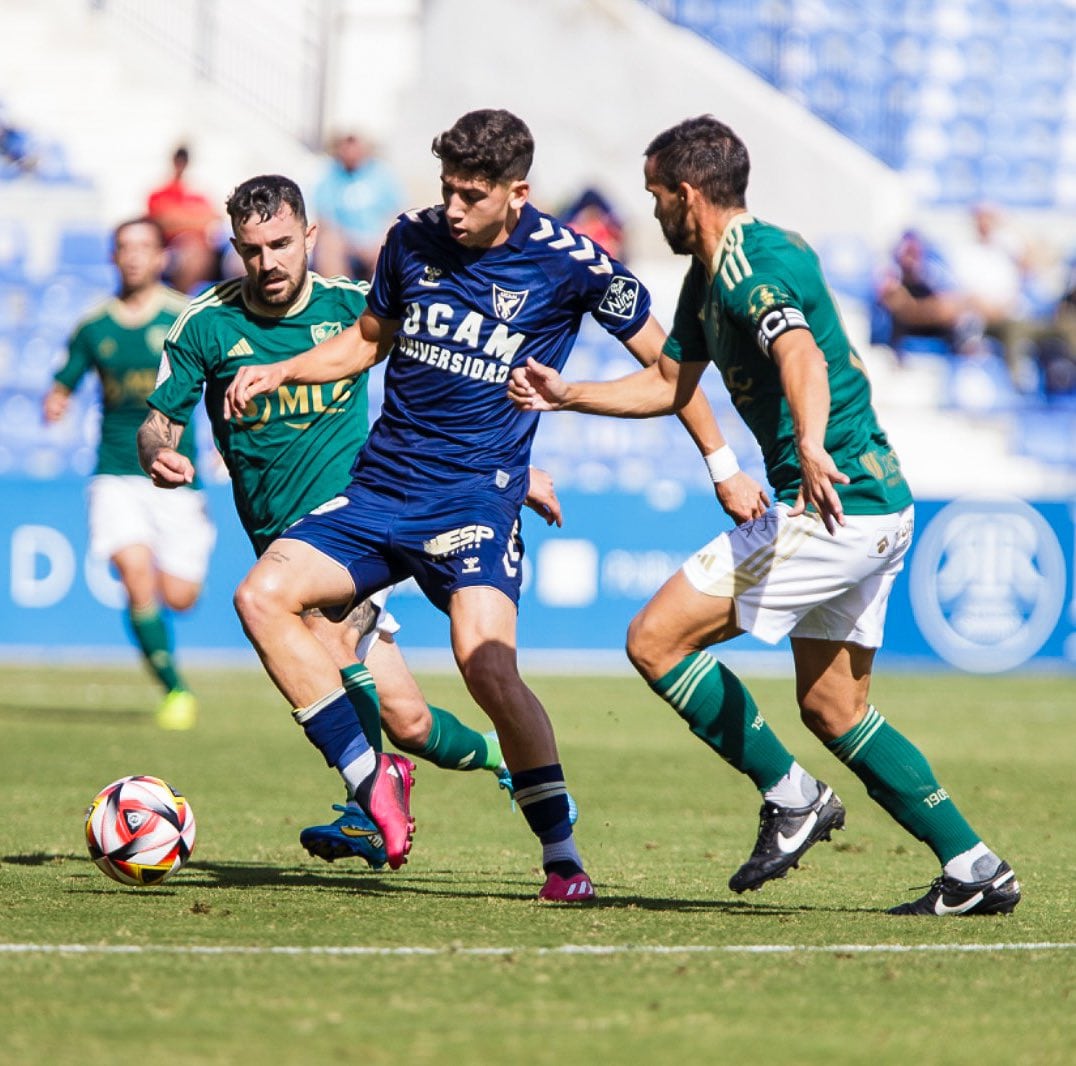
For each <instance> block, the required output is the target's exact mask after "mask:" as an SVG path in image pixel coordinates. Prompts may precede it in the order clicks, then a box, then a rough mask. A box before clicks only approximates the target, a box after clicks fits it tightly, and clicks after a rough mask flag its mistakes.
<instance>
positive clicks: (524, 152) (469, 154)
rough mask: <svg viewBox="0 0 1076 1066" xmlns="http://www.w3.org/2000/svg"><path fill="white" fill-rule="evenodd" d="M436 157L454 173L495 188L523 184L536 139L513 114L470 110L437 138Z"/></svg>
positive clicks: (434, 145)
mask: <svg viewBox="0 0 1076 1066" xmlns="http://www.w3.org/2000/svg"><path fill="white" fill-rule="evenodd" d="M431 147H432V150H433V154H434V155H435V156H437V158H438V159H440V160H441V162H442V163H443V164H444V167H445V170H446V171H447V172H449V173H452V174H467V175H473V176H474V177H476V178H481V179H483V180H485V181H488V182H489V183H490V184H492V185H496V184H498V183H500V182H506V181H522V180H523V179H524V178H525V177H526V176H527V174H528V172H529V171H530V168H531V163H532V162H533V161H534V138H533V137H532V136H531V131H530V130H529V129H527V124H526V123H525V122H524V121H523V120H522V119H521V118H517V117H516V116H515V115H513V114H512V112H511V111H495V110H492V109H489V108H487V109H485V110H481V111H468V112H467V114H466V115H463V116H462V117H460V118H458V119H456V121H455V123H453V125H452V126H451V127H450V128H449V129H447V130H445V132H444V133H441V134H439V135H438V136H436V137H434V139H433V144H432V146H431Z"/></svg>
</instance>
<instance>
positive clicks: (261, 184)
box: [224, 174, 306, 230]
mask: <svg viewBox="0 0 1076 1066" xmlns="http://www.w3.org/2000/svg"><path fill="white" fill-rule="evenodd" d="M284 204H287V205H288V207H290V208H291V210H292V214H294V215H295V217H296V218H297V219H298V220H299V221H300V222H301V223H302V224H303V225H304V226H305V225H306V203H305V202H304V200H303V193H302V190H301V189H300V188H299V186H298V185H296V184H295V182H294V181H292V180H291V178H285V177H284V176H283V175H282V174H259V175H258V177H256V178H248V179H247V180H246V181H244V182H243V184H242V185H237V186H236V187H235V188H234V189H233V190H232V194H231V196H229V197H228V199H227V200H226V201H225V202H224V206H225V207H226V208H227V211H228V217H229V218H230V219H231V220H232V229H233V230H236V229H238V228H239V227H240V226H241V225H242V224H243V223H244V222H246V220H247V219H248V218H250V217H251V215H257V216H258V219H259V220H260V221H262V222H268V221H269V219H271V218H272V217H273V216H274V215H276V214H277V212H278V211H279V210H280V208H281V207H282V206H283V205H284Z"/></svg>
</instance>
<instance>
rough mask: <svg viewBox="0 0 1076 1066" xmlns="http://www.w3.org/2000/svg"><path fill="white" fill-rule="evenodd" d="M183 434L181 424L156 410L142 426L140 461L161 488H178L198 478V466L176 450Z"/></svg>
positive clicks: (139, 428) (147, 417) (140, 427)
mask: <svg viewBox="0 0 1076 1066" xmlns="http://www.w3.org/2000/svg"><path fill="white" fill-rule="evenodd" d="M182 435H183V425H182V424H181V423H179V422H173V421H172V419H170V418H169V417H168V416H167V415H165V414H162V413H161V412H160V411H157V410H155V409H152V410H150V413H149V414H148V415H146V420H145V421H144V422H143V423H142V425H141V426H139V427H138V462H139V464H140V465H141V467H142V469H143V470H145V472H146V473H147V474H149V476H150V478H151V479H152V481H153V484H154V485H156V486H158V488H162V489H174V488H178V487H179V486H180V485H189V484H190V483H191V482H192V481H193V480H194V465H193V464H192V463H191V461H190V460H189V459H188V458H187V457H186V456H185V455H180V454H179V452H177V451H176V446H177V445H178V444H179V438H180V437H181V436H182Z"/></svg>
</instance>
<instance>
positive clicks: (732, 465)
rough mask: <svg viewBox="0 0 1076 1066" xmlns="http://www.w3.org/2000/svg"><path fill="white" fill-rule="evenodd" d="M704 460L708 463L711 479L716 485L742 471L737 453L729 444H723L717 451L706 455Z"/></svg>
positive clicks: (707, 467)
mask: <svg viewBox="0 0 1076 1066" xmlns="http://www.w3.org/2000/svg"><path fill="white" fill-rule="evenodd" d="M702 461H703V462H704V463H705V464H706V469H707V470H709V471H710V479H711V480H712V481H713V483H714V484H715V485H717V484H719V483H720V482H722V481H728V479H729V478H730V477H732V476H733V474H738V473H739V472H740V464H739V463H738V462H737V461H736V453H735V452H734V451H733V450H732V449H731V448H730V447H729V446H728V445H727V444H724V445H722V446H721V447H720V448H718V449H717V451H716V452H710V454H709V455H704V456H703V457H702Z"/></svg>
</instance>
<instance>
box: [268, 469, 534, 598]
mask: <svg viewBox="0 0 1076 1066" xmlns="http://www.w3.org/2000/svg"><path fill="white" fill-rule="evenodd" d="M464 495H465V498H463V497H461V496H429V495H422V496H416V497H414V498H407V497H401V496H397V495H394V494H389V493H384V492H380V491H377V490H373V489H370V488H366V487H363V486H361V485H357V484H355V483H352V484H351V485H350V486H348V489H347V491H346V492H345V493H344V494H343V495H342V496H336V497H334V498H333V499H331V500H329V501H328V502H327V503H324V504H322V506H321V507H319V508H317V510H315V511H313V512H311V513H310V514H308V515H306V516H305V517H304V518H301V519H299V521H298V522H296V523H295V524H294V525H293V526H291V527H289V528H288V529H287V530H286V531H285V532H284V533H282V534H281V537H282V538H287V539H289V540H301V541H303V542H304V543H305V544H309V545H310V546H311V547H313V548H317V550H318V551H319V552H321V553H322V554H323V555H327V556H328V557H329V558H330V559H333V560H335V561H336V562H338V563H339V564H340V565H341V566H343V567H344V568H345V569H346V570H347V572H348V573H349V574H350V575H351V579H352V581H354V582H355V598H354V600H353V601H352V603H350V604H347V605H340V606H339V607H325V608H323V609H322V611H323V613H324V614H325V615H326V617H329V618H336V617H343V616H344V615H346V614H347V612H348V611H349V610H350V609H351V607H352V606H353V604H354V603H358V602H360V601H362V600H364V599H366V598H367V596H370V595H371V594H372V593H374V592H376V591H378V590H379V589H382V588H385V587H386V586H388V585H395V584H396V583H397V582H400V581H404V580H406V579H407V578H409V577H413V578H414V579H415V581H416V582H417V583H418V586H419V588H421V589H422V591H423V592H424V593H425V595H426V598H427V599H428V600H429V601H430V602H431V603H432V604H433V605H434V606H435V607H438V608H440V610H442V611H445V612H446V613H447V611H448V601H449V597H450V596H451V595H452V593H453V592H455V591H456V590H457V589H461V588H469V587H470V586H473V585H485V586H489V587H492V588H495V589H500V590H501V592H503V593H504V594H505V595H506V596H507V597H508V598H509V599H511V601H512V602H513V603H514V604H516V605H518V604H519V590H520V585H521V583H522V580H523V539H522V537H521V536H520V532H519V506H518V504H517V503H515V501H514V500H512V499H505V497H504V496H503V495H502V494H500V493H497V492H494V491H490V490H482V491H477V492H476V491H473V490H471V491H468V492H466V493H465V494H464Z"/></svg>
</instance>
